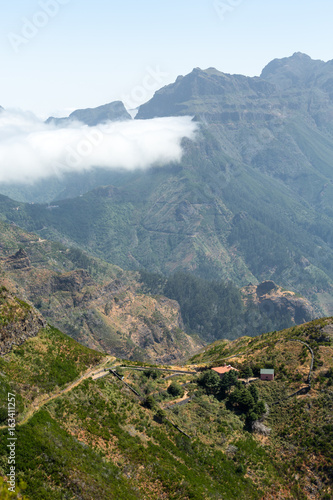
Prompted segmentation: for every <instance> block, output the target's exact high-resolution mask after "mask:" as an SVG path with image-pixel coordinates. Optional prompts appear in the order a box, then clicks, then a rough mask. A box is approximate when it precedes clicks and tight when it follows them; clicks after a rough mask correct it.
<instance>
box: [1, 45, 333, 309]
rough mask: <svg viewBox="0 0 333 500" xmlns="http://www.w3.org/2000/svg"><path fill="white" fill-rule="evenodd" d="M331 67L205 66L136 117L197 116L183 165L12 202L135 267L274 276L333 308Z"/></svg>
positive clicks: (18, 219)
mask: <svg viewBox="0 0 333 500" xmlns="http://www.w3.org/2000/svg"><path fill="white" fill-rule="evenodd" d="M332 75H333V65H332V63H331V62H329V63H323V62H320V61H319V62H318V61H312V60H311V59H310V58H309V57H307V56H305V55H303V54H294V55H293V56H292V57H291V58H287V59H285V60H282V61H273V62H272V63H271V64H270V65H268V66H267V67H266V68H265V69H264V70H263V74H262V76H261V77H260V78H258V77H256V78H247V77H244V76H241V75H226V74H224V73H220V72H219V71H217V70H215V69H213V68H210V69H208V70H205V71H202V70H200V69H198V68H197V69H195V70H193V72H192V73H190V74H189V75H186V76H184V77H179V78H178V79H177V80H176V82H175V83H174V84H172V85H168V86H166V87H164V88H162V89H161V90H159V91H158V92H156V94H155V96H154V97H153V99H152V100H151V101H149V102H148V103H147V104H145V105H143V106H141V107H140V110H139V113H138V115H137V117H136V118H138V119H147V118H153V117H156V116H171V115H186V114H190V115H193V116H194V117H195V120H196V121H197V123H198V125H199V133H198V136H197V139H196V141H193V142H191V141H188V140H186V141H183V148H184V156H183V160H182V162H181V164H179V165H170V166H169V167H164V168H158V167H155V168H153V169H151V170H150V171H147V172H141V173H139V172H134V173H132V174H128V173H127V174H126V175H124V176H122V174H121V173H117V174H110V177H109V178H108V179H109V180H110V182H112V181H113V179H114V181H115V182H114V186H109V187H102V188H101V187H99V188H96V189H95V190H93V191H91V192H89V193H87V194H85V195H83V196H80V197H78V198H75V199H69V200H65V201H60V202H57V203H56V204H54V205H55V206H54V207H53V208H52V207H47V206H46V205H22V204H18V203H14V202H10V201H9V200H8V199H5V198H1V199H0V205H1V207H0V210H1V213H2V214H3V216H4V217H6V218H7V220H8V221H13V222H15V223H17V224H19V225H22V226H23V227H25V228H28V229H29V230H33V231H37V232H38V231H39V232H40V233H39V234H44V235H46V236H47V237H49V238H50V239H58V240H63V239H64V238H65V239H66V240H67V241H68V242H71V243H75V244H76V245H80V246H81V247H82V248H86V249H89V251H90V252H93V253H94V254H95V255H97V256H98V257H101V258H104V259H106V260H108V261H109V262H112V263H114V264H117V265H119V266H121V267H123V268H125V269H140V268H146V269H149V270H151V271H161V272H163V273H166V274H168V273H171V272H173V271H175V270H178V269H187V270H190V271H193V272H195V273H196V274H197V275H199V276H204V277H219V278H224V279H231V280H232V281H233V282H235V283H236V284H238V285H240V286H245V285H247V284H248V283H249V282H250V283H252V284H258V283H259V282H262V281H265V280H273V281H274V282H276V283H277V284H278V285H280V286H283V287H284V288H286V289H288V290H293V291H296V292H298V293H301V294H302V295H304V296H306V297H307V298H308V299H309V300H311V302H312V304H313V305H314V306H315V307H316V309H317V311H318V314H320V313H322V314H331V313H332V311H333V299H332V286H333V285H332V283H333V264H332V263H333V205H332V203H333V202H332V200H333V196H332V194H333V191H332V182H333V169H332V163H333V140H332V130H331V123H332V121H331V117H332V116H333V115H332V113H333V104H332V92H331V86H330V81H331V79H332ZM88 184H89V183H88ZM72 192H73V191H72Z"/></svg>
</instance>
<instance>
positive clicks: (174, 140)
mask: <svg viewBox="0 0 333 500" xmlns="http://www.w3.org/2000/svg"><path fill="white" fill-rule="evenodd" d="M196 129H197V125H196V124H195V123H194V122H192V121H191V117H188V116H185V117H170V118H169V117H168V118H154V119H152V120H132V121H124V122H107V123H105V124H103V125H99V126H96V127H88V126H87V125H84V124H82V123H80V122H71V123H70V124H67V125H65V126H56V125H54V124H45V123H44V122H42V121H41V120H39V119H38V118H36V117H35V116H34V115H32V114H30V113H22V112H18V111H2V112H1V113H0V182H3V183H30V184H31V183H33V182H34V181H37V180H39V179H45V178H47V177H51V176H54V175H57V176H60V175H62V174H64V173H67V172H82V171H84V170H89V169H91V168H94V167H103V168H109V169H126V170H134V169H147V168H149V167H150V166H153V165H166V164H168V163H170V162H179V161H180V160H181V157H182V147H181V140H182V138H184V137H186V138H188V139H194V138H195V132H196Z"/></svg>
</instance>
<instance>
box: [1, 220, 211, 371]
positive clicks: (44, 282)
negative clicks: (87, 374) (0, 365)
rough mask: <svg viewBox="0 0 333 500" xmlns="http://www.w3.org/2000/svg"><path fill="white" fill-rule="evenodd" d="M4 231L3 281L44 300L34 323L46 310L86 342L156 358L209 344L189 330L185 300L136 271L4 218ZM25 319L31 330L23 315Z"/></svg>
mask: <svg viewBox="0 0 333 500" xmlns="http://www.w3.org/2000/svg"><path fill="white" fill-rule="evenodd" d="M0 231H1V243H0V282H1V284H2V286H5V287H6V288H7V289H8V290H10V291H11V292H12V293H13V294H15V295H17V296H19V297H20V299H24V300H25V301H29V302H30V303H32V304H34V305H35V306H36V307H37V308H38V311H39V313H40V315H42V316H40V317H38V318H36V321H35V322H34V324H35V323H36V324H37V325H39V323H40V321H41V320H40V318H46V319H47V320H48V321H49V322H50V323H52V324H53V325H54V326H56V327H58V328H61V330H63V331H64V332H65V333H67V334H68V335H70V336H71V337H73V338H74V339H75V340H77V341H79V342H80V343H82V344H83V345H86V346H88V347H91V348H94V349H97V350H99V351H103V352H107V353H112V354H113V355H116V356H118V357H126V358H128V359H135V360H143V361H150V362H159V363H170V362H176V361H179V360H181V359H184V357H186V356H189V355H191V354H193V353H195V352H197V351H198V349H200V347H202V346H203V345H204V343H203V341H202V340H200V339H199V338H198V336H189V335H187V334H186V333H185V332H184V325H183V321H182V317H181V312H180V307H179V304H178V303H177V302H176V301H174V300H170V299H168V298H166V297H163V296H158V297H152V296H150V295H147V294H144V293H142V290H141V284H140V283H139V282H138V279H137V277H136V275H135V274H134V273H128V272H127V273H126V272H124V271H122V269H120V268H117V267H116V266H112V265H110V264H107V263H106V262H103V261H100V260H98V259H94V258H93V257H91V256H89V255H87V254H85V253H83V252H81V251H80V250H78V249H73V248H72V249H70V248H66V247H65V246H63V245H61V244H59V243H53V242H50V241H47V240H45V239H43V240H42V239H41V238H39V237H38V236H36V235H34V234H28V233H26V232H24V231H22V230H20V229H19V228H17V227H15V226H8V225H6V224H4V223H2V222H1V221H0ZM43 321H44V319H43ZM20 325H21V329H22V332H23V334H22V335H23V336H24V335H26V336H28V333H24V332H25V316H23V317H22V324H21V323H20ZM11 329H12V330H13V326H12V325H11ZM35 330H36V328H35ZM35 330H33V331H35ZM14 331H16V330H15V329H14ZM5 338H6V339H7V336H6V337H5ZM6 342H7V344H8V343H9V344H10V338H9V339H8V340H6ZM7 344H6V345H7ZM0 349H1V346H0Z"/></svg>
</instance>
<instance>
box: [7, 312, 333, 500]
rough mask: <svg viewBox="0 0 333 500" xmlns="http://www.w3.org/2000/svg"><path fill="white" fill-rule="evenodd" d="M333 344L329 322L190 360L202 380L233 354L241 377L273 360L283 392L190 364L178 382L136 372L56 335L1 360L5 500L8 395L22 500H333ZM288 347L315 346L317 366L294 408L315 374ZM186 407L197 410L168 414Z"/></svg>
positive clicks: (303, 355) (48, 332)
mask: <svg viewBox="0 0 333 500" xmlns="http://www.w3.org/2000/svg"><path fill="white" fill-rule="evenodd" d="M332 332H333V330H332V318H330V319H326V320H320V321H317V322H313V323H309V324H307V325H304V326H302V327H297V328H296V327H295V328H294V329H292V330H286V331H282V332H279V333H275V332H273V333H271V334H265V335H263V336H261V337H258V338H256V339H246V338H245V339H239V340H238V341H235V342H230V343H228V344H226V343H221V344H218V345H220V346H221V350H219V354H218V356H220V357H218V356H217V357H216V353H217V346H218V345H214V346H213V347H212V348H207V349H206V352H205V354H204V356H205V358H203V357H201V358H200V359H199V357H197V358H196V359H195V360H194V359H192V361H191V362H192V363H194V362H195V363H197V362H198V361H199V360H200V363H201V367H204V364H203V361H204V359H206V360H207V361H209V362H210V363H211V362H212V360H213V359H214V362H215V361H216V362H222V361H223V358H224V356H226V355H227V356H229V355H235V353H236V354H238V357H237V358H236V359H235V362H236V363H237V366H238V368H239V369H240V370H241V371H240V376H242V375H243V373H245V372H246V370H247V369H248V368H249V367H252V369H253V371H255V369H256V366H259V365H260V366H268V363H269V362H272V360H273V361H274V363H273V364H274V367H275V369H276V378H275V381H274V382H261V381H256V382H255V383H253V384H250V385H249V386H246V385H242V384H241V383H240V382H237V379H234V380H233V381H231V382H230V383H229V382H228V383H229V385H226V384H225V383H224V382H223V380H222V381H220V379H219V377H218V376H217V375H216V374H214V375H216V377H217V378H216V377H214V376H213V377H212V376H211V374H212V373H213V372H211V371H210V370H208V371H204V372H202V373H200V371H199V372H197V374H196V373H195V372H194V373H191V372H193V365H188V367H183V368H179V367H178V368H177V367H170V368H173V369H175V370H178V374H177V373H176V374H173V376H172V378H170V373H168V372H167V371H163V370H162V371H160V370H159V367H158V366H155V367H147V368H146V369H144V370H143V371H137V370H135V369H134V368H137V367H138V365H139V363H133V362H132V363H131V362H126V361H123V360H115V358H110V357H106V356H105V355H103V354H101V353H97V352H94V351H92V350H89V349H87V348H85V347H82V346H80V345H79V344H77V343H76V342H75V341H74V340H73V339H70V338H69V337H66V336H65V335H63V334H62V333H60V332H59V331H58V330H55V329H54V328H52V327H46V328H44V329H42V330H41V331H40V332H39V333H38V334H37V335H36V336H34V337H32V338H30V339H28V340H27V341H26V342H24V343H23V344H21V345H20V346H18V347H14V348H13V349H12V350H11V351H10V352H8V353H7V354H6V355H4V356H3V357H2V358H1V360H0V364H1V366H0V372H1V373H0V376H1V381H2V384H1V405H2V409H1V423H2V425H1V429H0V433H1V436H2V437H1V440H0V474H1V475H2V477H3V478H4V480H5V483H1V484H0V488H2V491H6V488H7V486H6V481H7V479H6V477H7V476H8V463H7V454H8V453H9V450H8V448H7V447H6V442H7V437H8V427H7V424H8V415H7V413H8V409H7V395H8V393H10V394H14V395H15V399H16V409H15V420H16V427H15V430H14V433H15V436H16V437H17V442H16V447H15V467H16V469H15V470H16V483H17V486H18V488H19V489H20V490H21V492H23V494H24V498H26V499H34V500H39V499H63V498H82V499H91V498H94V499H95V498H110V499H112V498H114V499H116V500H118V499H126V500H127V499H130V498H133V499H134V498H139V499H140V498H142V499H144V498H146V499H149V500H150V499H155V500H159V499H161V498H165V499H179V500H180V499H182V500H183V499H190V498H193V499H198V500H199V499H200V500H201V499H202V498H206V499H218V498H228V499H229V498H230V499H233V498H235V499H236V498H237V499H239V498H244V499H249V498H253V499H260V498H270V497H280V498H300V499H306V498H309V494H311V496H312V497H313V498H315V499H317V498H318V499H319V498H329V496H330V494H331V492H332V489H331V488H332V481H331V479H332V476H331V472H330V471H331V470H332V464H333V455H332V452H333V451H332V447H331V442H332V441H331V439H330V438H329V436H330V433H331V432H332V429H331V428H332V401H331V399H330V397H331V396H330V394H331V385H332V370H333V364H332V363H333V362H332V359H333V358H332ZM291 337H292V338H296V339H299V340H303V341H306V342H308V343H309V344H310V345H311V346H312V349H313V351H314V354H315V366H314V372H313V378H312V388H311V391H310V392H308V393H307V394H306V395H301V396H297V397H294V398H291V399H284V398H285V397H286V396H288V394H290V393H291V392H293V391H294V390H297V389H299V388H300V387H302V386H304V384H305V379H306V374H307V371H308V368H309V364H310V360H309V356H308V355H307V352H306V349H303V347H302V345H301V344H299V345H298V344H297V343H294V344H292V346H290V345H289V346H288V347H287V346H286V344H287V343H288V341H289V339H290V338H291ZM282 341H283V342H282ZM284 349H287V351H286V352H288V355H286V352H284V351H283V350H284ZM239 351H242V353H239ZM241 356H243V357H242V359H241ZM282 359H283V361H284V366H281V363H280V362H281V361H282ZM106 365H107V366H113V367H115V369H116V371H117V372H118V374H119V376H118V377H117V376H115V375H114V374H113V373H109V372H108V371H104V367H105V366H106ZM120 366H122V368H120ZM164 368H165V367H164ZM201 369H202V368H201ZM298 374H300V376H298ZM103 375H104V376H103ZM98 377H100V378H98ZM230 380H231V379H230ZM124 382H126V383H127V384H129V385H130V386H131V387H132V388H133V389H134V390H136V392H137V394H138V395H135V394H134V393H133V392H132V391H131V390H130V389H129V387H128V386H127V385H125V383H124ZM184 384H185V385H184ZM182 397H183V398H191V400H190V401H188V400H187V399H185V401H184V403H185V404H183V405H174V406H172V405H173V404H174V403H175V402H177V401H179V398H182ZM277 400H280V403H279V404H273V403H275V402H276V401H277ZM170 405H171V406H170ZM267 405H268V407H269V411H268V407H267ZM255 412H256V414H255ZM260 414H261V417H260V421H258V422H257V423H256V424H255V425H254V419H255V418H259V415H260ZM11 418H12V416H11ZM268 426H269V429H268ZM9 429H13V427H10V428H9ZM327 437H328V438H327ZM277 450H278V453H277ZM17 491H18V490H17ZM4 498H5V497H4ZM14 498H15V497H14Z"/></svg>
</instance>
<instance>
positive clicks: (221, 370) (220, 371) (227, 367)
mask: <svg viewBox="0 0 333 500" xmlns="http://www.w3.org/2000/svg"><path fill="white" fill-rule="evenodd" d="M212 370H214V372H216V373H217V374H218V375H219V376H220V378H223V377H224V375H225V374H226V373H228V372H230V371H231V370H235V371H236V372H238V370H237V368H234V367H233V366H231V365H225V366H217V367H216V368H212Z"/></svg>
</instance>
